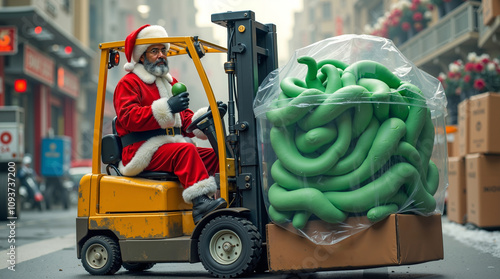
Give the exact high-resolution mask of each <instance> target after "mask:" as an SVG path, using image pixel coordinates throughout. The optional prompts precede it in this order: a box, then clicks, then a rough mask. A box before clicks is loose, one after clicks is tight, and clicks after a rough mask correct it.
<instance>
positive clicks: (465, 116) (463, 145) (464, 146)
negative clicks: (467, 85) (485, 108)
mask: <svg viewBox="0 0 500 279" xmlns="http://www.w3.org/2000/svg"><path fill="white" fill-rule="evenodd" d="M468 144H469V100H464V101H462V102H460V104H458V156H465V155H467V154H468V153H469V147H468Z"/></svg>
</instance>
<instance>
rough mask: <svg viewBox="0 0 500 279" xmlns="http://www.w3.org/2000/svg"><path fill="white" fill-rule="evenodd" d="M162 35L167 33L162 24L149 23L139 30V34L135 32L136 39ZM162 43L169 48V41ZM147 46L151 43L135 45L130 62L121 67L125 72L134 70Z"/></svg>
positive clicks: (161, 36)
mask: <svg viewBox="0 0 500 279" xmlns="http://www.w3.org/2000/svg"><path fill="white" fill-rule="evenodd" d="M163 37H168V33H167V31H166V30H165V28H163V26H160V25H150V26H148V27H145V28H144V29H142V30H141V31H140V32H139V34H137V37H136V39H149V38H163ZM163 45H164V46H165V48H166V49H167V50H169V49H170V44H169V43H164V44H163ZM149 46H151V44H145V45H135V46H134V51H133V52H132V57H131V60H130V62H127V63H125V65H124V66H123V69H125V71H127V72H132V71H133V70H134V67H135V64H136V63H137V62H139V60H140V59H141V56H142V54H143V53H144V52H145V51H146V50H147V49H148V47H149Z"/></svg>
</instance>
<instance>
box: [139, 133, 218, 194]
mask: <svg viewBox="0 0 500 279" xmlns="http://www.w3.org/2000/svg"><path fill="white" fill-rule="evenodd" d="M146 170H149V171H165V172H173V173H174V174H175V175H176V176H177V177H179V181H180V182H181V184H182V186H183V187H184V189H186V188H187V187H189V186H191V185H193V184H195V183H196V182H198V181H201V180H204V179H207V178H208V177H209V176H213V175H214V174H215V173H217V172H219V160H218V158H217V155H216V154H215V152H214V150H213V149H212V148H204V147H196V146H195V145H194V144H192V143H168V144H164V145H162V146H160V148H158V150H157V151H156V152H155V154H154V155H153V158H152V159H151V162H150V163H149V165H148V166H147V167H146Z"/></svg>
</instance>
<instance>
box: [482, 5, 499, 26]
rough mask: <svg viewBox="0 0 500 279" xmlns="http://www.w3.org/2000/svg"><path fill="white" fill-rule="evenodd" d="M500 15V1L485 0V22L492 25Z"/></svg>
mask: <svg viewBox="0 0 500 279" xmlns="http://www.w3.org/2000/svg"><path fill="white" fill-rule="evenodd" d="M499 15H500V1H498V0H483V24H484V25H490V24H492V23H493V21H494V19H495V18H496V17H497V16H499Z"/></svg>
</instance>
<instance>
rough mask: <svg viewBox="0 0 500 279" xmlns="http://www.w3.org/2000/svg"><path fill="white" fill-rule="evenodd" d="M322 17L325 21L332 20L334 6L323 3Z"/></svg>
mask: <svg viewBox="0 0 500 279" xmlns="http://www.w3.org/2000/svg"><path fill="white" fill-rule="evenodd" d="M321 15H322V18H323V20H331V19H332V4H331V3H330V2H323V3H321Z"/></svg>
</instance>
